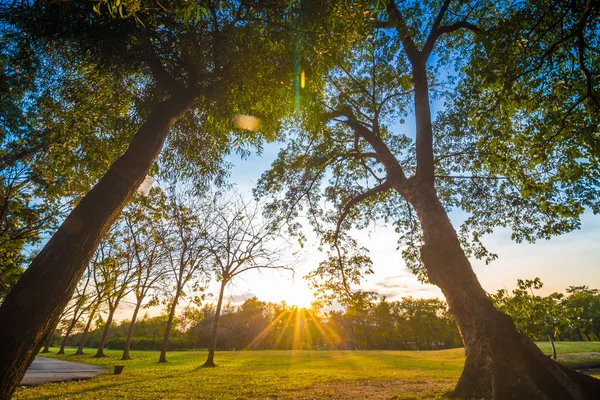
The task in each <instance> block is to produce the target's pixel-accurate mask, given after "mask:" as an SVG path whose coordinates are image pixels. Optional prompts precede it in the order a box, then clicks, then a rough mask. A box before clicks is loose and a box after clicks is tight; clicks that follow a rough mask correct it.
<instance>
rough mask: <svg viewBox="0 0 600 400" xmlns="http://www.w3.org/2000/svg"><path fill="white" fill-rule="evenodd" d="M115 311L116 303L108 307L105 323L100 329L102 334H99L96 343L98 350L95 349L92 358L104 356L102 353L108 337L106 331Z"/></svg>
mask: <svg viewBox="0 0 600 400" xmlns="http://www.w3.org/2000/svg"><path fill="white" fill-rule="evenodd" d="M115 311H117V305H116V304H115V306H114V307H109V309H108V317H107V318H106V324H104V329H102V336H100V342H99V343H98V350H96V354H95V355H94V358H102V357H106V355H105V354H104V345H105V344H106V338H107V337H108V331H109V329H110V326H111V325H112V320H113V317H114V316H115Z"/></svg>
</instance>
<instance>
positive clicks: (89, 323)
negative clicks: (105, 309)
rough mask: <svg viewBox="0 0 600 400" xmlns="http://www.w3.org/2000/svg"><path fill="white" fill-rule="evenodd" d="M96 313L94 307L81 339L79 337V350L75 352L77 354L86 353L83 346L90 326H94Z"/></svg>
mask: <svg viewBox="0 0 600 400" xmlns="http://www.w3.org/2000/svg"><path fill="white" fill-rule="evenodd" d="M95 315H96V309H95V308H94V310H93V311H92V313H91V314H90V317H89V318H88V322H87V324H86V325H85V329H84V330H83V333H82V334H81V339H79V345H78V346H77V351H76V352H75V355H76V356H80V355H83V354H84V353H83V347H84V346H85V342H86V340H87V335H88V332H89V331H90V327H91V326H92V321H93V320H94V316H95Z"/></svg>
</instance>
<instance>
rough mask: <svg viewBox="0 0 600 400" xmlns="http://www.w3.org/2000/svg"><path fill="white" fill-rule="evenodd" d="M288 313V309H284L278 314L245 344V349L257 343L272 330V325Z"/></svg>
mask: <svg viewBox="0 0 600 400" xmlns="http://www.w3.org/2000/svg"><path fill="white" fill-rule="evenodd" d="M287 313H288V311H284V312H282V313H281V314H279V315H278V316H277V317H275V319H274V320H273V321H271V323H270V324H269V325H267V326H266V327H265V329H263V330H262V331H261V332H260V333H259V334H258V335H256V337H255V338H254V339H252V341H251V342H250V343H248V345H247V346H246V350H248V349H251V348H252V347H254V346H257V345H259V344H260V343H261V342H262V341H263V340H264V339H265V338H266V337H267V335H268V334H269V333H270V332H271V331H272V330H273V327H274V326H275V325H276V324H277V323H278V322H279V321H280V320H281V319H282V318H283V317H284V316H285V315H286V314H287Z"/></svg>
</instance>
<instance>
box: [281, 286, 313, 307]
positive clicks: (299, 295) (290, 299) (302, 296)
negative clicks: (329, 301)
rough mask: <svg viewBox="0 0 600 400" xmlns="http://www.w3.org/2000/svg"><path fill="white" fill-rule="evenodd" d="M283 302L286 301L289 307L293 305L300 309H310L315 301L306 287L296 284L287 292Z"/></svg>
mask: <svg viewBox="0 0 600 400" xmlns="http://www.w3.org/2000/svg"><path fill="white" fill-rule="evenodd" d="M283 300H285V302H286V303H287V304H288V305H293V306H296V307H298V308H310V305H311V303H312V302H313V301H314V300H315V299H314V296H313V294H312V292H311V291H310V289H309V288H308V287H306V285H300V284H295V285H292V286H291V287H290V288H289V290H287V291H286V293H285V297H284V298H283Z"/></svg>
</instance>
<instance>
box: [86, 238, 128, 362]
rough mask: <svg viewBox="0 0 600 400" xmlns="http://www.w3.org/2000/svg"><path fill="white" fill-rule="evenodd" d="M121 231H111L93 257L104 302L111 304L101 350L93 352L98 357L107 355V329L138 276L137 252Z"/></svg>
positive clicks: (97, 281)
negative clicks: (129, 245)
mask: <svg viewBox="0 0 600 400" xmlns="http://www.w3.org/2000/svg"><path fill="white" fill-rule="evenodd" d="M121 234H122V232H119V230H118V229H114V230H113V231H112V232H111V233H109V236H107V237H106V238H105V239H104V240H103V242H102V243H100V246H98V250H97V251H96V256H95V257H94V260H93V264H94V266H93V268H94V272H95V275H94V277H96V285H97V286H99V287H102V288H103V289H104V290H105V291H106V292H105V293H106V297H105V301H106V303H107V305H108V316H107V317H106V322H105V323H104V329H103V330H102V336H101V337H100V343H98V350H97V351H96V354H95V355H94V357H95V358H101V357H106V356H105V355H104V345H105V344H106V339H107V337H108V330H109V329H110V326H111V324H112V321H113V317H114V315H115V312H116V311H117V308H118V307H119V304H120V303H121V300H122V299H123V298H124V297H125V296H126V295H127V294H128V293H129V292H130V291H131V290H132V287H131V284H132V282H133V281H134V280H135V276H136V263H135V261H134V255H133V254H131V253H130V252H129V251H128V250H130V249H126V248H124V246H123V243H121V242H120V239H121ZM99 281H101V282H102V283H99Z"/></svg>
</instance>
